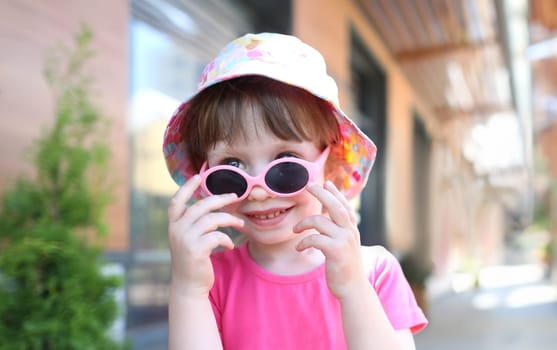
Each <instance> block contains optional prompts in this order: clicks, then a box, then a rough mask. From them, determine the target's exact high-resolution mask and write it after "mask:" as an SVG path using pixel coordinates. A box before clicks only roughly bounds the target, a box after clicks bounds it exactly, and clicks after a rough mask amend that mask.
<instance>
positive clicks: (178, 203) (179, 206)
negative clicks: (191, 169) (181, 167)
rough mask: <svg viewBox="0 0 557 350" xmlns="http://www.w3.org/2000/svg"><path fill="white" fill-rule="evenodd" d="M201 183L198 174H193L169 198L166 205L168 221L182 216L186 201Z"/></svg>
mask: <svg viewBox="0 0 557 350" xmlns="http://www.w3.org/2000/svg"><path fill="white" fill-rule="evenodd" d="M200 184H201V177H200V176H199V175H195V176H193V177H192V178H191V179H189V180H188V181H187V182H186V183H185V184H183V185H182V186H181V187H180V188H179V189H178V191H176V193H174V196H172V198H171V199H170V203H169V205H168V219H169V221H176V220H178V219H179V218H181V217H182V215H183V214H184V211H185V210H186V203H187V202H188V200H190V198H191V196H192V195H193V192H195V190H196V189H197V188H198V187H199V185H200Z"/></svg>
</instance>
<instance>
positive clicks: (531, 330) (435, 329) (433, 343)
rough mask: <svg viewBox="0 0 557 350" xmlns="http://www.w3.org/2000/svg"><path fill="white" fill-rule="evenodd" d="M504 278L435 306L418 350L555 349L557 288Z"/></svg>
mask: <svg viewBox="0 0 557 350" xmlns="http://www.w3.org/2000/svg"><path fill="white" fill-rule="evenodd" d="M504 272H505V273H498V272H497V271H494V273H493V274H492V276H491V277H490V278H491V282H492V283H484V284H482V286H481V287H480V288H479V289H476V290H471V291H466V292H461V293H453V294H448V295H445V296H442V297H439V298H438V299H437V300H434V301H432V302H431V303H430V309H429V312H428V319H429V321H430V324H429V326H428V327H427V328H426V329H425V330H423V331H422V332H421V333H419V334H417V335H416V336H415V339H416V347H417V350H470V349H474V350H488V349H489V350H502V349H505V350H555V349H557V286H556V285H554V284H551V283H550V282H548V281H547V280H545V279H541V280H537V281H532V280H531V279H530V280H528V279H526V280H522V282H521V275H520V274H518V273H513V270H512V268H511V269H509V270H506V271H504ZM522 272H527V271H522ZM486 281H487V280H486ZM494 281H495V282H496V281H499V282H503V283H498V284H497V283H493V282H494ZM513 281H514V282H513Z"/></svg>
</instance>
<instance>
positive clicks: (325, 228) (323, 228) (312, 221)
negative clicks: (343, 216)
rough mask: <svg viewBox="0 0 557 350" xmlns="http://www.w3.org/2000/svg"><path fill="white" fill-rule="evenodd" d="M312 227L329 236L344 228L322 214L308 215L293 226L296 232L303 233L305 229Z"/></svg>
mask: <svg viewBox="0 0 557 350" xmlns="http://www.w3.org/2000/svg"><path fill="white" fill-rule="evenodd" d="M310 229H315V230H317V231H318V232H319V233H321V234H322V235H325V236H329V237H332V236H333V235H334V233H335V232H338V231H339V230H343V229H342V228H339V227H338V225H336V224H335V223H333V222H332V221H331V220H329V219H327V218H326V217H324V216H321V215H313V216H308V217H306V218H304V219H302V220H301V221H300V222H298V223H297V224H296V225H294V227H293V231H294V232H296V233H301V232H303V231H305V230H310Z"/></svg>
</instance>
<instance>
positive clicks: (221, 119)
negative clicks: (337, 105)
mask: <svg viewBox="0 0 557 350" xmlns="http://www.w3.org/2000/svg"><path fill="white" fill-rule="evenodd" d="M247 110H251V111H253V112H255V113H246V111H247ZM182 113H184V115H183V116H182V117H183V118H184V122H183V123H182V124H181V130H180V132H181V133H182V135H183V136H184V140H185V142H186V145H187V148H188V151H189V152H188V153H189V157H190V161H191V163H192V165H193V167H194V169H196V170H199V169H200V168H201V165H202V163H203V162H204V161H205V159H206V155H207V151H208V150H209V149H210V148H211V147H213V146H214V145H215V143H217V142H219V141H224V142H226V143H230V142H232V141H233V140H235V139H237V138H239V137H242V138H244V139H245V138H246V137H247V136H246V128H245V125H246V123H247V122H250V120H248V117H247V116H248V115H260V116H261V118H262V119H263V123H264V125H265V126H266V127H267V128H268V130H270V131H271V132H272V133H273V134H274V135H275V136H277V137H278V138H280V139H283V140H296V141H311V142H314V143H315V144H316V145H318V146H320V147H323V148H324V147H325V146H326V145H331V144H334V143H336V142H337V141H338V140H339V138H340V132H339V128H338V124H337V121H336V118H335V115H334V114H333V109H332V107H331V106H330V105H329V103H328V102H326V101H325V100H322V99H320V98H318V97H316V96H314V95H313V94H311V93H309V92H307V91H306V90H304V89H301V88H297V87H294V86H291V85H288V84H285V83H281V82H279V81H276V80H273V79H270V78H266V77H262V76H255V75H253V76H244V77H239V78H235V79H231V80H227V81H224V82H220V83H218V84H215V85H213V86H211V87H209V88H207V89H205V90H203V91H202V92H200V93H199V94H198V95H197V96H195V97H194V98H193V99H192V100H191V101H190V104H189V106H188V108H186V109H185V110H184V111H182ZM249 118H251V117H249ZM251 122H253V121H251Z"/></svg>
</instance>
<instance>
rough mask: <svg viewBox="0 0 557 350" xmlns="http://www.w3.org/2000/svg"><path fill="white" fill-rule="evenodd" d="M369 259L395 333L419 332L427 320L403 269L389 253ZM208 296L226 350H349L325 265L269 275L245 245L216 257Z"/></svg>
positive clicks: (377, 250)
mask: <svg viewBox="0 0 557 350" xmlns="http://www.w3.org/2000/svg"><path fill="white" fill-rule="evenodd" d="M367 249H372V250H373V254H370V257H367V258H365V259H364V260H365V261H366V264H367V265H369V266H367V267H368V268H369V281H370V283H371V284H372V285H373V286H374V288H375V290H376V291H377V295H378V296H379V299H380V300H381V304H382V305H383V308H384V310H385V313H386V314H387V316H388V318H389V320H390V321H391V324H392V325H393V327H394V328H395V329H405V328H410V329H411V330H412V332H414V333H415V332H417V331H419V330H421V329H422V328H423V327H425V326H426V324H427V320H426V318H425V316H424V314H423V312H422V310H421V309H420V308H419V307H418V305H417V304H416V300H415V298H414V295H413V294H412V290H411V289H410V287H409V285H408V282H407V281H406V279H405V277H404V275H403V273H402V269H401V268H400V264H399V263H398V261H397V260H396V258H395V257H394V256H393V255H392V254H390V253H389V252H388V251H387V250H386V249H384V248H381V247H372V248H367ZM212 261H213V268H214V270H215V284H214V286H213V289H212V290H211V293H210V295H209V296H210V299H211V304H212V306H213V311H214V313H215V317H216V320H217V325H218V328H219V331H220V335H221V339H222V343H223V346H224V349H225V350H236V349H238V350H251V349H257V350H261V349H266V350H273V349H277V350H279V349H280V350H300V349H320V350H325V349H330V350H341V349H346V342H345V340H344V331H343V328H342V319H341V314H340V306H339V303H338V300H337V299H336V298H335V297H334V296H333V295H332V294H331V293H330V291H329V288H328V286H327V282H326V280H325V264H323V265H321V266H320V267H318V268H316V269H314V270H312V271H310V272H307V273H304V274H300V275H294V276H283V275H275V274H272V273H269V272H268V271H266V270H264V269H263V268H261V267H260V266H259V265H257V264H256V263H255V262H254V261H253V259H252V258H251V256H250V254H249V252H248V249H247V244H243V245H241V246H240V247H238V248H236V249H234V250H224V251H219V252H217V253H214V254H213V255H212Z"/></svg>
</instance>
